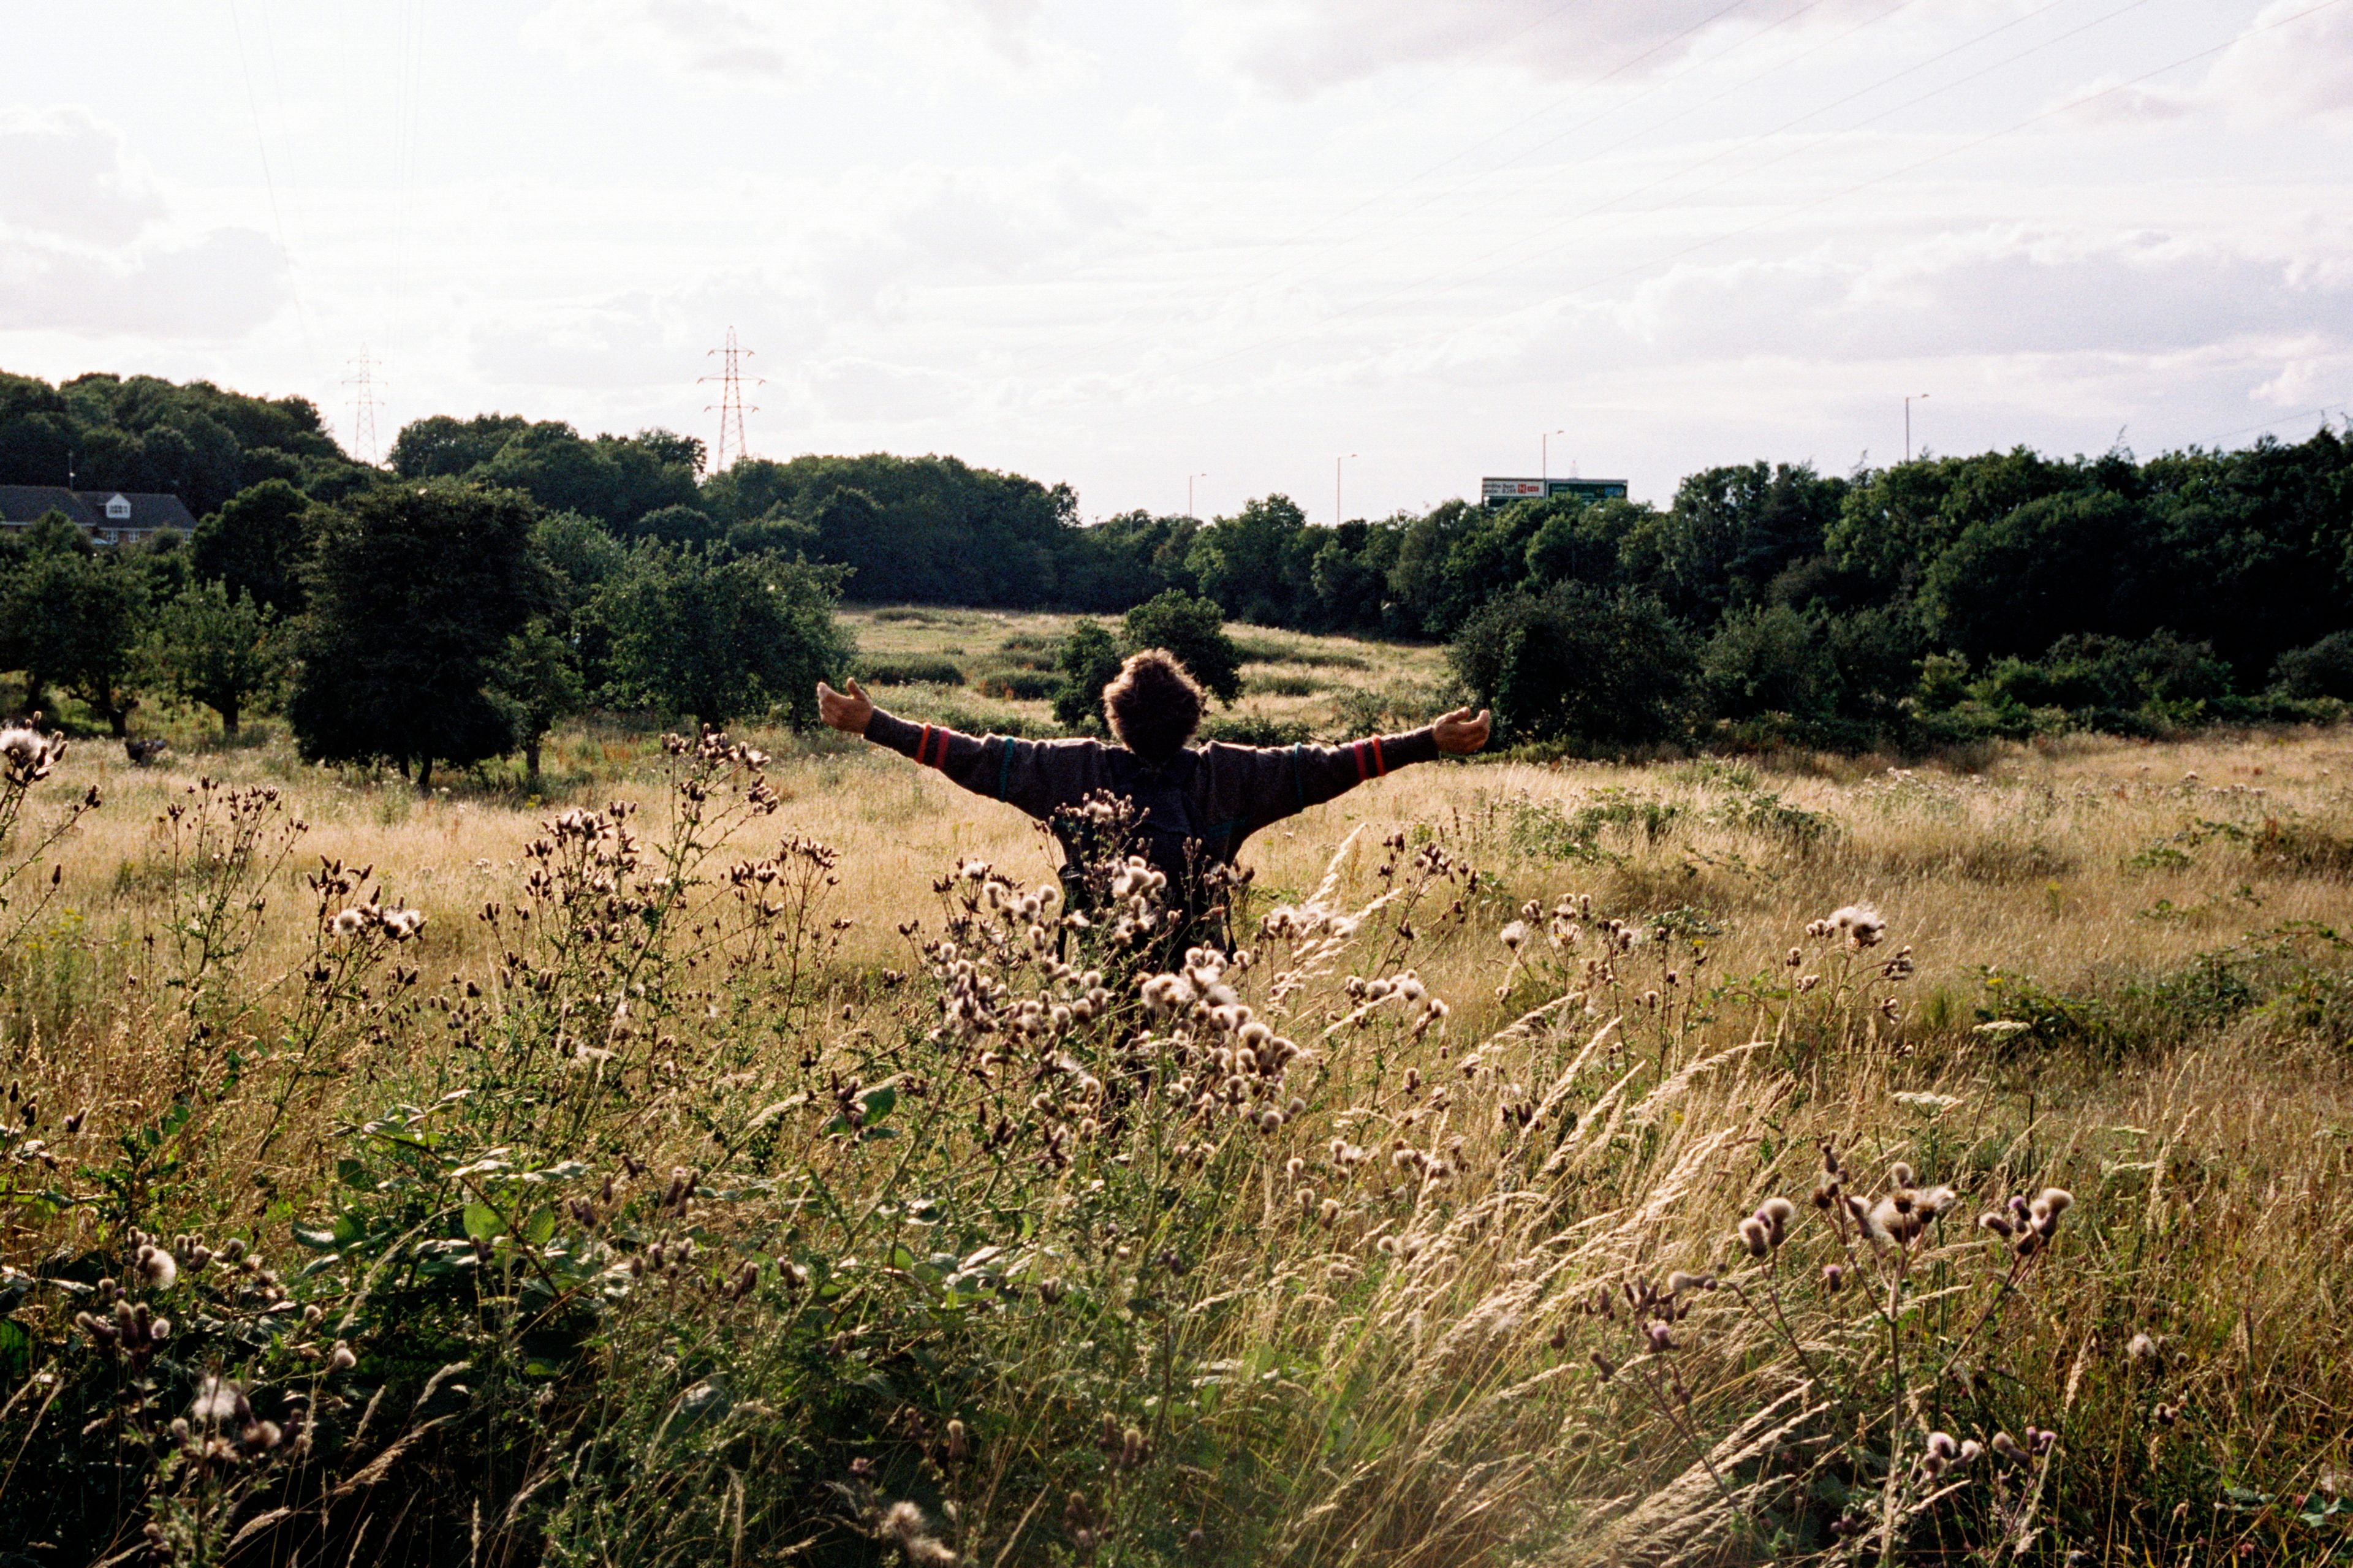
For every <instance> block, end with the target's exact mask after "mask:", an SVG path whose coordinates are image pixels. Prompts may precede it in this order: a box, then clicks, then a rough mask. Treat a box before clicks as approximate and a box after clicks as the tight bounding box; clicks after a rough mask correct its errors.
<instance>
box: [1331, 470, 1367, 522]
mask: <svg viewBox="0 0 2353 1568" xmlns="http://www.w3.org/2000/svg"><path fill="white" fill-rule="evenodd" d="M1362 456H1364V454H1363V453H1361V452H1350V453H1349V454H1348V455H1347V457H1344V458H1334V459H1333V462H1332V526H1333V527H1335V528H1337V527H1339V526H1340V524H1341V523H1342V522H1344V521H1346V519H1347V515H1348V514H1347V513H1346V512H1345V511H1343V510H1340V465H1341V464H1343V463H1345V462H1346V461H1347V460H1348V458H1359V457H1362Z"/></svg>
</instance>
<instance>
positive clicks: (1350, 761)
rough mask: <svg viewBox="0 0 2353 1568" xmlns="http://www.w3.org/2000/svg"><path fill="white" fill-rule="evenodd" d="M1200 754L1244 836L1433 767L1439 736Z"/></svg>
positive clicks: (1426, 732)
mask: <svg viewBox="0 0 2353 1568" xmlns="http://www.w3.org/2000/svg"><path fill="white" fill-rule="evenodd" d="M1204 750H1205V751H1207V752H1209V753H1210V754H1211V756H1212V759H1213V761H1214V763H1215V765H1216V767H1217V769H1218V772H1219V782H1220V785H1221V786H1222V787H1220V788H1219V791H1218V793H1219V795H1221V796H1224V797H1225V798H1226V800H1227V801H1229V802H1230V805H1229V809H1230V810H1231V811H1232V813H1233V815H1234V818H1235V822H1234V826H1235V828H1236V830H1237V832H1238V833H1243V834H1248V833H1255V832H1257V831H1258V830H1259V829H1260V828H1261V827H1264V826H1267V825H1268V824H1269V823H1272V822H1280V821H1282V819H1283V818H1284V817H1286V816H1293V814H1295V813H1298V812H1302V811H1304V810H1306V809H1307V808H1308V807H1309V806H1311V805H1323V804H1324V802H1325V801H1327V800H1330V799H1332V798H1333V797H1334V796H1335V795H1345V794H1346V793H1347V792H1348V791H1349V790H1352V789H1354V788H1356V786H1357V785H1358V784H1363V783H1365V782H1366V781H1367V780H1370V779H1377V778H1380V777H1383V776H1384V775H1386V774H1388V773H1394V772H1396V771H1397V770H1398V769H1399V768H1401V767H1404V766H1406V765H1407V764H1409V763H1426V762H1430V761H1431V760H1432V759H1434V758H1435V757H1436V756H1437V755H1438V732H1437V731H1436V730H1434V729H1423V730H1414V731H1409V732H1408V733H1406V734H1402V735H1374V736H1370V737H1367V738H1366V739H1365V740H1362V741H1356V742H1350V743H1349V744H1347V745H1345V746H1229V745H1223V744H1216V743H1213V744H1211V745H1209V746H1208V747H1205V748H1204ZM1228 780H1230V781H1231V783H1230V784H1228V783H1227V782H1226V781H1228Z"/></svg>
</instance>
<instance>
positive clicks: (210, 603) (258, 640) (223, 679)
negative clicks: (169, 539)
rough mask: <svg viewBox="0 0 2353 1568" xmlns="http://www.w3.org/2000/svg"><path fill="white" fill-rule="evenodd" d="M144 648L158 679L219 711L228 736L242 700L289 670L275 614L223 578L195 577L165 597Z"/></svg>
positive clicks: (240, 715)
mask: <svg viewBox="0 0 2353 1568" xmlns="http://www.w3.org/2000/svg"><path fill="white" fill-rule="evenodd" d="M146 651H147V658H148V664H149V668H152V669H153V671H154V672H155V675H156V676H157V678H158V679H160V680H161V682H162V683H163V684H164V685H165V686H167V687H169V688H170V689H171V690H172V691H173V692H174V694H175V695H177V696H178V697H179V698H181V699H182V700H185V701H189V702H201V703H203V704H204V705H205V706H206V707H207V708H209V709H211V710H213V711H214V712H216V713H217V714H219V715H220V721H221V732H222V733H223V734H225V735H229V736H234V735H235V734H236V733H237V724H238V721H240V720H241V719H242V718H243V716H244V713H245V709H246V706H247V705H248V703H249V702H251V701H252V700H253V699H254V698H256V697H258V696H260V695H262V694H264V693H266V692H269V691H270V690H272V689H275V688H276V686H277V685H278V683H279V681H280V679H281V678H282V677H283V676H284V675H285V673H286V656H285V639H284V637H282V636H281V634H280V627H279V623H278V616H276V615H275V614H274V613H272V611H271V610H270V609H269V606H268V605H261V604H257V603H255V601H254V596H253V595H252V594H251V593H249V592H245V591H239V592H238V594H237V596H236V597H235V598H231V597H230V596H229V591H228V585H227V584H225V583H192V584H189V585H188V586H187V587H185V588H183V589H182V590H181V591H180V593H179V594H178V595H177V596H176V597H174V598H172V599H169V600H166V601H165V602H164V605H163V608H162V611H161V612H160V613H159V614H158V615H157V616H156V617H155V624H154V625H153V626H152V627H150V628H149V631H148V635H147V647H146Z"/></svg>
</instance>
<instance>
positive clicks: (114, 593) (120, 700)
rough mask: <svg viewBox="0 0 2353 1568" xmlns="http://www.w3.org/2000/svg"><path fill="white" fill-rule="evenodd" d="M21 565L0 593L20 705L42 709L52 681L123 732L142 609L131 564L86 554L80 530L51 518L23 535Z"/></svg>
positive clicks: (132, 698) (138, 575)
mask: <svg viewBox="0 0 2353 1568" xmlns="http://www.w3.org/2000/svg"><path fill="white" fill-rule="evenodd" d="M26 533H27V534H28V535H30V536H31V537H29V538H28V539H27V540H26V543H25V549H26V554H25V560H24V563H23V564H22V565H21V566H19V567H18V568H17V569H16V574H14V575H13V576H12V577H11V578H10V580H9V582H8V585H7V588H6V591H5V595H0V622H5V629H0V643H5V658H6V662H7V663H8V664H11V665H13V666H15V667H16V668H18V669H21V670H23V671H24V672H25V705H26V707H28V708H38V707H42V706H44V705H45V698H46V694H47V690H48V688H49V686H50V684H51V683H52V682H56V683H58V684H60V685H62V686H64V687H65V689H67V690H68V691H69V692H71V693H72V694H73V695H74V696H76V697H79V698H80V699H81V700H82V701H84V702H85V703H87V704H88V705H89V707H90V711H91V712H92V713H93V714H95V715H97V716H98V718H100V720H102V721H104V722H105V724H106V727H107V729H108V731H110V732H111V733H112V734H116V735H121V734H123V733H124V732H125V731H128V730H129V728H130V722H131V712H132V709H134V708H136V707H138V706H139V696H138V692H137V690H136V689H135V685H136V681H137V679H138V673H139V669H138V665H139V660H138V658H137V654H136V649H137V645H138V638H139V625H140V621H141V619H142V617H143V616H144V615H145V612H146V609H147V582H146V578H145V575H144V574H142V572H141V570H140V569H139V567H138V564H137V563H134V562H132V561H130V560H127V559H125V558H124V557H122V556H121V554H119V553H116V552H106V553H102V554H101V553H99V552H94V551H92V550H91V549H90V546H89V544H88V542H86V541H85V540H84V539H83V538H82V536H81V531H80V530H79V529H78V528H76V527H74V525H73V524H72V523H71V522H70V521H67V520H66V519H65V518H63V517H62V516H58V515H56V514H51V516H49V517H45V518H43V519H41V520H40V521H38V522H36V523H35V524H34V525H33V527H32V528H30V529H28V530H26Z"/></svg>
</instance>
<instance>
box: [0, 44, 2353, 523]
mask: <svg viewBox="0 0 2353 1568" xmlns="http://www.w3.org/2000/svg"><path fill="white" fill-rule="evenodd" d="M0 41H5V46H6V47H5V56H6V58H7V59H8V61H9V69H8V70H7V71H6V72H5V73H4V74H0V368H5V369H6V370H10V371H15V372H18V373H23V374H37V375H41V376H44V377H47V378H50V379H57V378H60V377H64V376H69V375H73V374H79V373H81V372H83V371H89V370H110V371H119V372H126V373H128V372H150V373H153V374H163V375H167V376H170V377H172V378H174V379H175V380H177V379H185V378H189V377H195V376H203V377H207V378H210V379H212V380H214V381H216V382H219V383H221V384H224V385H227V386H232V387H236V388H238V389H240V390H243V391H248V392H255V393H267V394H273V395H279V394H300V395H304V396H308V397H311V398H313V399H315V400H317V401H318V402H319V403H320V405H322V408H323V409H324V410H325V411H326V413H327V415H328V416H329V418H330V420H331V422H332V425H333V426H334V427H335V429H336V432H337V434H338V435H339V437H343V438H344V439H345V441H346V443H347V444H349V443H351V442H352V441H353V405H352V401H351V389H350V388H349V387H348V386H346V385H345V384H344V382H345V378H347V377H348V376H350V375H351V374H353V362H354V361H355V360H356V359H357V357H358V356H359V354H360V353H361V351H362V348H363V346H364V347H365V348H366V349H367V350H368V351H369V352H370V353H372V354H373V355H374V356H375V360H376V362H377V364H378V370H377V375H378V377H379V378H380V381H379V385H380V395H381V397H382V400H383V411H382V413H381V415H380V416H379V418H380V420H381V424H380V427H379V433H380V437H381V439H382V441H383V442H384V443H385V444H388V443H389V441H390V438H391V435H392V432H393V430H394V429H395V428H396V426H397V425H398V424H399V423H400V422H402V421H404V420H406V419H410V418H414V417H417V416H420V415H423V414H427V413H451V414H472V413H477V412H486V411H501V412H512V413H518V414H524V415H529V416H533V417H535V418H561V419H567V420H570V421H572V422H574V423H575V424H576V425H578V426H580V427H581V428H582V429H583V430H584V431H588V432H591V433H593V432H596V431H599V430H622V431H627V430H634V429H637V428H639V427H642V426H648V425H663V426H671V427H673V428H677V429H681V430H686V431H689V432H691V433H693V434H696V435H700V436H702V437H704V438H705V439H706V440H708V439H710V438H711V437H712V436H713V434H714V433H715V429H716V418H715V416H713V415H711V414H709V413H707V412H706V409H705V405H707V404H709V403H711V402H712V401H714V399H715V393H714V389H713V388H712V387H711V386H708V385H698V384H697V383H696V378H697V377H698V376H700V375H702V374H706V373H707V372H709V371H712V370H714V369H715V368H716V362H715V361H714V360H709V359H707V358H706V351H708V350H710V349H712V348H713V347H714V346H716V345H717V344H718V343H719V342H721V341H722V339H723V335H724V334H725V332H726V331H727V329H728V328H729V327H730V326H731V325H732V326H733V327H734V328H735V329H736V330H737V331H738V332H739V333H740V335H741V337H742V340H743V342H744V343H745V344H747V345H748V346H750V347H751V348H752V349H754V351H756V352H755V354H754V357H753V358H752V359H751V360H750V361H749V362H748V363H749V364H750V366H751V367H752V369H753V370H754V371H755V372H756V373H757V374H761V375H764V376H765V378H766V383H765V385H760V386H757V387H754V388H753V389H752V390H751V393H750V400H751V401H752V402H753V403H754V404H755V405H757V412H755V413H754V414H752V415H751V416H750V417H749V420H748V422H747V426H748V436H749V442H750V446H751V449H752V450H753V452H754V453H755V454H757V455H759V456H764V457H789V456H791V455H794V454H797V453H800V452H807V451H824V452H853V451H871V450H889V451H896V452H907V453H919V452H927V451H937V452H952V453H955V454H956V455H958V456H961V457H963V458H966V459H967V460H969V461H972V462H976V463H981V464H987V465H990V466H997V467H1004V468H1014V469H1018V470H1019V471H1022V472H1024V473H1028V474H1030V475H1033V476H1035V477H1037V478H1039V479H1045V480H1048V481H1053V480H1058V479H1059V480H1068V481H1069V482H1070V483H1071V484H1072V485H1073V486H1074V487H1076V489H1078V491H1079V495H1080V500H1081V504H1082V510H1083V511H1084V512H1085V514H1086V515H1088V516H1089V517H1097V516H1103V515H1108V514H1110V513H1113V512H1116V511H1121V510H1127V509H1130V508H1134V507H1145V508H1149V509H1152V510H1157V511H1178V510H1183V508H1184V505H1185V498H1186V479H1187V475H1188V474H1206V476H1207V477H1206V478H1203V479H1198V480H1197V481H1196V483H1197V486H1198V490H1197V494H1198V510H1200V511H1201V512H1202V513H1203V514H1204V515H1208V514H1209V513H1211V512H1216V511H1226V510H1231V509H1232V508H1234V507H1235V506H1237V505H1239V504H1240V501H1242V500H1244V499H1246V498H1247V497H1250V496H1254V495H1261V494H1264V493H1267V492H1269V491H1271V490H1282V491H1286V492H1288V493H1290V494H1291V495H1292V496H1293V497H1294V499H1296V500H1299V501H1300V502H1301V503H1302V504H1303V506H1305V507H1306V508H1307V510H1308V512H1309V515H1310V516H1312V517H1314V518H1315V519H1317V520H1318V521H1328V520H1329V519H1330V518H1331V516H1332V515H1333V507H1334V492H1333V480H1334V471H1335V458H1339V457H1340V456H1341V455H1342V454H1345V453H1355V454H1358V456H1356V458H1354V459H1353V460H1351V461H1349V462H1348V463H1347V465H1346V492H1345V510H1346V512H1347V514H1348V515H1351V516H1356V515H1378V514H1381V513H1385V512H1387V511H1389V510H1394V509H1397V508H1401V507H1410V508H1420V507H1425V506H1427V505H1429V504H1430V503H1432V502H1434V501H1437V500H1442V499H1444V498H1446V497H1449V496H1454V495H1464V494H1475V493H1476V486H1477V481H1478V479H1480V478H1481V477H1482V475H1518V474H1532V473H1534V472H1535V470H1536V468H1537V466H1538V462H1539V454H1540V439H1539V438H1540V436H1541V435H1542V434H1543V433H1545V432H1547V431H1553V430H1559V431H1563V432H1565V433H1564V434H1560V435H1555V436H1553V437H1551V439H1550V453H1551V458H1550V460H1551V463H1552V466H1553V468H1554V470H1555V471H1556V472H1567V471H1569V470H1570V468H1572V467H1574V468H1577V470H1578V471H1580V472H1582V473H1584V474H1586V475H1588V476H1609V477H1622V478H1626V479H1630V480H1631V481H1632V483H1633V486H1634V491H1635V493H1636V494H1637V495H1647V496H1651V497H1654V498H1659V499H1664V498H1665V497H1666V496H1667V495H1669V494H1670V493H1672V489H1673V486H1674V483H1675V480H1676V479H1678V478H1679V477H1680V476H1681V475H1682V474H1683V473H1685V472H1688V471H1689V470H1691V469H1693V468H1700V467H1704V466H1707V465H1710V464H1715V463H1721V462H1732V461H1746V460H1748V459H1751V458H1775V459H1785V460H1791V461H1797V460H1811V461H1812V462H1814V463H1815V464H1816V465H1817V466H1819V467H1820V468H1825V469H1829V470H1835V471H1845V470H1847V469H1849V468H1852V467H1853V466H1854V465H1855V464H1856V462H1857V461H1858V460H1860V459H1862V458H1863V456H1864V454H1865V453H1866V452H1867V453H1868V454H1869V460H1870V461H1872V462H1874V463H1883V462H1886V461H1890V460H1893V459H1894V458H1899V457H1901V456H1902V453H1903V447H1904V438H1905V437H1904V397H1905V395H1906V394H1915V395H1917V394H1926V401H1925V402H1922V401H1915V404H1914V405H1913V438H1914V441H1915V444H1916V445H1918V446H1920V447H1926V448H1931V449H1935V450H1940V451H1968V450H1978V449H1982V448H1984V447H2007V446H2010V445H2013V444H2017V443H2026V444H2030V445H2032V446H2035V447H2042V448H2044V449H2046V450H2052V451H2059V452H2073V451H2079V450H2081V451H2099V450H2103V449H2105V448H2106V447H2109V446H2110V445H2111V444H2112V443H2114V442H2115V441H2116V439H2117V438H2118V435H2119V432H2121V433H2122V438H2123V441H2124V443H2125V444H2126V446H2128V447H2132V448H2133V449H2135V450H2137V451H2138V452H2140V453H2142V454H2144V455H2146V454H2147V453H2151V452H2154V451H2158V450H2160V449H2163V448H2166V447H2178V446H2181V445H2185V444H2191V443H2200V444H2224V445H2239V444H2243V443H2245V442H2247V441H2250V440H2252V439H2253V438H2254V437H2255V436H2256V435H2257V434H2258V433H2260V431H2261V430H2262V429H2263V428H2265V427H2266V426H2268V427H2271V428H2274V429H2276V430H2277V431H2279V432H2280V433H2281V434H2282V435H2284V436H2286V437H2292V438H2300V437H2303V436H2305V435H2306V434H2309V433H2310V431H2311V430H2312V429H2313V428H2314V427H2315V426H2316V425H2317V424H2318V423H2319V421H2320V419H2321V418H2322V417H2323V412H2322V411H2323V410H2324V409H2326V410H2327V414H2328V416H2333V417H2339V418H2341V417H2342V416H2343V415H2344V412H2345V408H2346V403H2347V400H2348V399H2353V246H2348V241H2353V145H2348V144H2349V143H2353V0H2269V3H2265V0H1641V3H1639V4H1637V3H1635V0H1442V3H1440V4H1432V3H1431V0H1199V3H1197V4H1192V5H1181V6H1146V5H1129V4H1119V3H1113V4H1103V3H1102V0H1095V3H1091V4H1085V3H1072V4H1065V3H1062V0H808V3H805V4H794V5H785V4H761V3H754V0H540V3H524V0H472V3H470V4H459V3H457V0H380V3H376V4H370V5H332V6H331V5H314V4H295V3H294V0H235V3H234V4H232V3H231V0H171V3H168V4H167V3H164V0H144V3H129V0H77V3H76V4H74V5H53V6H42V7H34V6H31V5H9V6H7V8H6V10H5V16H0Z"/></svg>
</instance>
